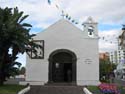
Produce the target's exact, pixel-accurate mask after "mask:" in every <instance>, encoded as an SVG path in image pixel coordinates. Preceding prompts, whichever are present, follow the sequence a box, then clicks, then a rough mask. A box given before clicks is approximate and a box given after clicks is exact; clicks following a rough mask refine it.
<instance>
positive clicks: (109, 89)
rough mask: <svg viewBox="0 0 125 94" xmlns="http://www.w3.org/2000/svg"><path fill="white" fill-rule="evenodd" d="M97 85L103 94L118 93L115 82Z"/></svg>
mask: <svg viewBox="0 0 125 94" xmlns="http://www.w3.org/2000/svg"><path fill="white" fill-rule="evenodd" d="M98 87H99V89H100V91H101V92H102V93H103V94H120V92H119V90H118V87H117V85H115V84H108V83H101V84H100V85H99V86H98Z"/></svg>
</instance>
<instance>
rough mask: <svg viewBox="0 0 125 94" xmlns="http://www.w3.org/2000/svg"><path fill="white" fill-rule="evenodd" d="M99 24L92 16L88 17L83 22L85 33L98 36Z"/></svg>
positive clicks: (92, 36) (93, 36) (89, 35)
mask: <svg viewBox="0 0 125 94" xmlns="http://www.w3.org/2000/svg"><path fill="white" fill-rule="evenodd" d="M97 25H98V23H97V22H95V21H94V20H93V18H92V17H88V19H87V20H86V21H85V22H84V23H83V26H84V33H85V35H87V36H88V37H91V38H95V37H98V27H97Z"/></svg>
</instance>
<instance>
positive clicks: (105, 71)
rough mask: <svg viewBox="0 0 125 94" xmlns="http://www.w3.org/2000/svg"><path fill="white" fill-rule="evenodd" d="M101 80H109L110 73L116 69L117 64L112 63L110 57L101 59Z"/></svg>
mask: <svg viewBox="0 0 125 94" xmlns="http://www.w3.org/2000/svg"><path fill="white" fill-rule="evenodd" d="M99 63H100V64H99V67H100V81H104V82H107V81H108V80H109V74H110V73H111V72H113V71H114V69H115V68H116V64H114V63H111V62H110V61H109V59H107V60H103V59H100V62H99Z"/></svg>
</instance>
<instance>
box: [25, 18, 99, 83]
mask: <svg viewBox="0 0 125 94" xmlns="http://www.w3.org/2000/svg"><path fill="white" fill-rule="evenodd" d="M34 39H36V40H44V41H45V49H44V50H45V56H44V59H30V58H29V57H28V56H27V63H26V81H28V82H33V83H35V82H36V84H38V83H39V84H44V83H47V81H48V72H49V68H48V67H49V62H48V59H49V55H50V54H51V53H52V52H53V51H55V50H57V49H68V50H70V51H72V52H74V53H75V54H76V56H77V68H76V69H77V77H76V78H77V85H90V84H91V85H96V84H98V83H99V60H98V59H99V57H98V38H97V37H95V38H89V37H88V36H86V35H85V32H84V31H81V30H80V29H78V28H76V27H75V26H74V25H72V24H71V23H69V22H68V21H66V20H60V21H59V22H57V23H55V24H54V25H52V26H50V27H49V28H47V29H46V30H45V31H44V32H40V33H38V34H37V36H36V37H34ZM87 59H90V60H89V61H90V62H88V63H87V62H86V61H87Z"/></svg>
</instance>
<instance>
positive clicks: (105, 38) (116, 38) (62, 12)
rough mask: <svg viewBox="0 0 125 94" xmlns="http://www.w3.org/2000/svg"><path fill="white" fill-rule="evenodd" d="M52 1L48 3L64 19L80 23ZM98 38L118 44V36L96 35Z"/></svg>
mask: <svg viewBox="0 0 125 94" xmlns="http://www.w3.org/2000/svg"><path fill="white" fill-rule="evenodd" d="M53 1H54V0H48V4H49V5H52V4H53V5H54V6H55V7H56V8H57V9H58V10H59V11H60V12H61V16H62V17H63V18H65V19H67V20H69V21H70V22H72V23H74V24H80V22H78V21H77V20H75V19H74V18H72V17H71V15H69V14H68V13H67V12H65V11H64V10H63V9H61V7H60V6H59V5H58V4H55V3H53ZM80 25H84V24H83V23H82V24H80ZM94 35H95V36H97V35H96V34H94ZM97 37H98V36H97ZM111 37H112V38H113V39H115V41H113V40H111V39H109V38H111ZM98 38H99V40H102V41H104V42H108V43H111V44H114V43H115V44H116V43H117V44H118V37H115V38H114V35H113V36H108V37H106V36H100V37H98Z"/></svg>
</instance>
